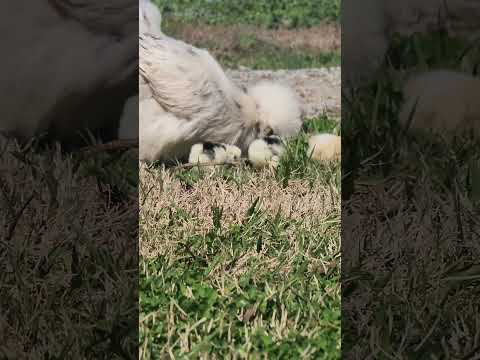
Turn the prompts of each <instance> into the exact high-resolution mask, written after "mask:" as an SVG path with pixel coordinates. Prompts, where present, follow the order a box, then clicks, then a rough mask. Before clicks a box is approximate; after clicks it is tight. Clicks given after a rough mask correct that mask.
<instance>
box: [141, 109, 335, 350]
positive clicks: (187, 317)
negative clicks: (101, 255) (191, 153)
mask: <svg viewBox="0 0 480 360" xmlns="http://www.w3.org/2000/svg"><path fill="white" fill-rule="evenodd" d="M336 128H337V124H336V123H335V122H333V121H331V120H329V119H327V118H326V117H320V118H317V119H311V120H309V121H307V123H306V125H305V130H306V131H308V132H311V131H317V130H322V131H323V130H325V131H329V132H334V131H335V129H336ZM337 131H338V130H337ZM287 147H288V151H287V153H286V155H285V157H284V158H283V159H282V161H281V164H280V165H279V167H278V168H277V170H276V171H274V172H273V173H272V174H270V175H268V174H265V173H263V172H261V173H258V174H257V173H255V172H254V171H253V170H252V169H250V168H249V167H247V166H240V167H234V168H225V169H223V168H220V169H218V170H215V171H214V172H213V173H212V172H209V171H203V170H199V169H196V168H194V169H188V170H186V169H179V170H175V169H172V170H169V171H170V173H171V175H172V176H173V177H174V179H177V180H179V181H180V183H181V184H182V186H184V189H185V190H184V191H187V192H188V191H195V190H196V189H197V188H198V187H200V186H202V183H204V182H205V181H212V182H213V183H212V184H223V185H221V186H227V187H231V191H234V192H236V193H238V194H239V196H241V197H242V198H243V197H251V198H252V201H251V203H250V205H249V206H248V207H247V208H246V209H245V211H244V212H242V213H241V214H238V221H232V219H231V211H232V209H235V207H236V205H235V204H228V203H222V201H220V202H219V203H209V205H207V206H210V207H209V210H202V211H207V214H203V218H202V216H200V217H199V215H198V214H196V211H199V210H196V207H195V206H193V207H192V208H191V210H190V211H187V210H186V209H185V208H184V207H182V206H180V205H179V204H178V203H177V202H175V199H172V200H171V201H172V203H171V204H172V205H171V206H170V207H169V208H168V209H167V208H165V207H162V208H161V209H157V210H155V203H156V201H155V200H154V199H155V198H157V197H163V198H164V196H167V195H166V194H163V193H162V192H160V193H157V194H155V195H154V194H153V193H152V192H150V193H149V195H145V197H144V198H142V200H141V202H142V203H143V204H144V205H143V206H144V208H143V209H142V210H141V224H140V234H141V242H143V243H144V244H143V247H144V248H147V249H148V248H150V249H152V250H153V252H154V253H156V254H157V255H155V256H143V257H142V258H141V263H140V348H141V358H143V359H155V358H162V357H167V358H208V359H230V358H232V359H233V358H242V359H250V358H285V357H292V358H305V359H339V358H340V335H341V329H340V284H339V277H340V259H339V246H340V244H339V228H340V218H339V212H338V208H337V207H336V206H334V207H333V208H331V210H329V211H326V212H325V213H324V214H323V215H322V216H321V217H317V216H314V215H313V214H312V215H309V214H308V213H307V214H306V215H305V217H299V216H295V214H288V213H285V212H284V211H282V209H280V208H278V209H277V210H274V211H267V210H266V208H265V206H267V205H268V204H266V203H265V201H266V200H265V199H263V198H261V197H258V196H257V195H256V193H255V192H250V190H248V189H249V187H248V186H249V184H251V183H252V182H254V184H257V183H258V184H264V183H265V182H266V183H268V184H270V187H273V186H274V184H275V183H276V184H278V186H280V187H281V188H284V189H285V190H286V191H287V192H288V191H290V190H289V189H290V187H292V186H299V185H298V184H307V185H306V187H305V189H306V190H305V191H307V193H306V194H305V195H307V194H308V192H310V191H318V190H319V189H323V190H322V192H325V199H329V200H328V201H332V203H335V204H338V200H339V194H340V192H339V182H340V177H339V175H340V174H339V164H338V163H336V164H335V163H334V164H319V163H316V162H314V161H312V160H310V159H308V155H307V150H306V149H307V148H306V134H305V133H302V134H301V135H300V136H299V137H298V138H297V139H294V140H292V141H291V142H290V143H289V144H288V145H287ZM148 171H149V172H151V174H152V179H151V180H150V181H152V185H153V184H156V185H155V188H154V189H153V192H155V191H157V190H155V189H158V188H159V187H160V188H164V189H165V191H168V187H169V186H172V185H171V183H169V182H165V181H163V180H162V170H161V169H159V168H151V169H150V170H148ZM163 176H164V175H163ZM265 176H266V178H265ZM260 178H262V179H264V180H263V182H262V181H260V180H259V179H260ZM142 181H144V182H145V181H147V180H142V179H141V182H142ZM150 181H147V183H146V184H141V186H140V187H141V188H142V189H143V188H144V187H145V188H149V186H150V185H149V184H150ZM308 183H310V188H311V189H312V190H308V189H309V185H308ZM225 184H226V185H225ZM212 186H213V185H212ZM253 186H254V187H255V186H257V185H253ZM258 186H260V185H258ZM302 188H303V185H302ZM259 190H261V191H263V192H262V193H268V189H265V188H259ZM141 193H142V194H143V193H144V192H143V191H141ZM145 193H147V192H145ZM297 195H298V194H297ZM152 196H153V198H152ZM149 197H150V198H152V199H150V200H149ZM224 201H227V200H224ZM318 201H319V204H318V207H316V211H321V210H322V209H323V207H325V208H330V207H331V205H327V204H326V203H325V204H324V203H321V202H320V201H325V200H320V198H318ZM200 202H201V200H200ZM198 206H201V205H200V204H199V205H198ZM238 206H241V204H240V203H239V204H238ZM292 215H293V216H292ZM205 218H208V219H207V220H208V223H209V224H210V225H208V226H206V227H205V224H203V221H207V220H205ZM154 219H157V220H155V222H153V221H154ZM201 219H203V220H201ZM149 224H155V226H157V228H156V229H155V230H152V229H151V228H150V227H149ZM186 225H188V229H191V230H190V231H184V230H182V229H183V228H182V226H186ZM200 229H203V230H202V231H200ZM149 244H150V245H149ZM141 247H142V245H141ZM147 252H148V251H147Z"/></svg>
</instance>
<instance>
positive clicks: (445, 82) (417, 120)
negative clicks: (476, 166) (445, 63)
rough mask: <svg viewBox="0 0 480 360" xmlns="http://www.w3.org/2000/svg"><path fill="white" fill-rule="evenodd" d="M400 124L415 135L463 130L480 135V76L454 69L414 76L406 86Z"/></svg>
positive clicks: (456, 132)
mask: <svg viewBox="0 0 480 360" xmlns="http://www.w3.org/2000/svg"><path fill="white" fill-rule="evenodd" d="M403 96H404V103H403V106H402V108H401V111H400V114H399V120H400V124H401V125H402V126H404V127H405V129H406V130H408V131H409V132H410V133H413V134H417V135H419V134H424V135H427V134H429V133H430V134H438V135H442V136H443V137H444V138H445V139H448V138H450V139H451V138H453V136H455V135H463V134H462V133H464V132H473V134H474V135H475V136H479V135H480V79H479V78H478V77H475V76H472V75H469V74H466V73H462V72H457V71H451V70H431V71H427V72H423V73H420V74H415V75H413V76H411V77H410V78H409V79H408V80H407V81H406V83H405V86H404V88H403Z"/></svg>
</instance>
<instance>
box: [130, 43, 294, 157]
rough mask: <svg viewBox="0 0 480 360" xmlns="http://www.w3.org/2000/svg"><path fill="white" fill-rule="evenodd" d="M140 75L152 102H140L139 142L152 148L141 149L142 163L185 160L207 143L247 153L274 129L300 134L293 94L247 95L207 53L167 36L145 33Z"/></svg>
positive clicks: (260, 90) (268, 88)
mask: <svg viewBox="0 0 480 360" xmlns="http://www.w3.org/2000/svg"><path fill="white" fill-rule="evenodd" d="M140 75H141V77H143V79H144V80H145V81H144V83H145V84H146V85H147V86H148V87H149V91H146V90H145V91H144V93H145V94H147V93H148V92H150V94H151V95H150V96H151V100H152V101H153V102H150V103H148V108H149V109H148V110H147V111H143V110H142V107H143V106H144V101H141V102H140V143H142V142H145V141H147V142H148V144H149V145H148V146H142V145H141V146H140V158H141V159H149V160H168V159H171V158H172V157H175V158H178V159H181V158H182V157H186V156H188V153H189V150H190V147H191V146H192V145H193V144H195V143H202V142H213V143H228V144H233V145H236V146H238V147H240V148H241V149H242V151H244V152H246V151H247V149H248V146H249V145H250V143H251V142H252V141H253V140H255V139H256V138H259V137H262V136H266V135H268V134H269V132H271V129H274V132H278V133H279V134H283V135H285V136H293V135H295V134H296V133H297V132H298V131H299V130H300V124H301V120H300V117H301V111H300V105H299V101H298V99H297V98H296V96H294V93H293V91H291V90H289V89H287V88H285V87H283V86H281V85H277V84H267V83H263V84H260V85H258V86H256V87H254V88H252V89H251V90H250V91H248V93H245V92H244V91H242V90H241V89H240V88H239V87H238V86H236V85H235V84H234V83H233V82H232V81H231V80H230V79H229V78H228V77H227V76H226V74H225V73H224V71H223V70H222V68H221V67H220V65H219V64H218V63H217V62H216V61H215V59H214V58H213V57H212V56H211V55H210V54H209V53H208V52H207V51H205V50H202V49H198V48H195V47H193V46H190V45H188V44H186V43H184V42H182V41H178V40H175V39H172V38H169V37H167V36H165V35H163V34H162V35H160V36H158V37H155V38H154V37H152V36H149V35H147V34H141V35H140ZM141 97H142V98H143V95H142V92H141ZM155 107H156V109H154V108H155ZM153 115H155V116H153ZM146 117H149V118H148V119H147V118H146ZM142 126H147V127H148V130H147V129H142ZM142 136H144V137H143V138H142ZM172 149H174V150H172Z"/></svg>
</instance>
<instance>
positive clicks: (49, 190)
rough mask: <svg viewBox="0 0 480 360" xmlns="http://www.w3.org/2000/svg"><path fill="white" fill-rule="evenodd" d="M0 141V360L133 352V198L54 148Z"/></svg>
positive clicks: (134, 254) (134, 340) (134, 225)
mask: <svg viewBox="0 0 480 360" xmlns="http://www.w3.org/2000/svg"><path fill="white" fill-rule="evenodd" d="M0 143H1V145H0V208H1V209H2V211H1V212H0V228H1V229H2V230H5V231H2V232H1V233H0V288H1V290H0V309H1V310H0V318H1V324H0V334H2V335H1V336H2V343H1V344H0V354H1V355H0V357H2V358H12V359H13V358H17V359H27V358H39V357H41V358H52V357H56V356H58V357H62V356H64V357H66V358H77V357H78V358H103V357H105V356H106V357H107V358H115V355H114V353H116V354H117V355H118V354H122V353H123V354H125V353H130V354H133V353H134V351H135V349H136V343H137V335H136V331H135V325H136V317H137V316H136V313H135V310H136V308H137V306H136V304H137V298H136V295H135V289H136V288H137V283H138V281H137V275H136V274H137V266H138V265H137V263H136V259H137V254H136V252H137V248H136V241H135V239H136V237H137V235H136V233H135V230H136V222H137V218H138V212H137V207H136V199H137V197H136V195H135V194H133V195H132V197H131V198H130V199H124V200H126V201H125V202H124V203H123V204H122V203H120V202H118V201H116V200H114V198H115V196H114V190H113V189H112V187H110V186H109V184H107V183H105V182H102V181H101V180H100V177H96V176H95V173H93V172H91V171H90V170H94V168H93V167H90V166H86V167H85V166H84V165H86V163H85V162H83V161H81V162H79V161H78V159H75V158H74V157H71V156H68V155H65V154H62V153H61V152H60V149H59V148H57V149H53V150H44V151H42V152H41V153H39V152H36V151H33V150H25V149H22V148H20V147H18V146H16V145H15V144H14V143H12V142H8V143H6V142H5V141H4V139H3V138H2V139H1V140H0ZM89 160H93V159H92V158H90V159H89ZM90 165H91V163H90ZM89 169H90V170H89ZM132 239H133V241H132ZM132 328H133V332H131V333H130V334H128V331H131V330H132ZM113 333H115V334H118V335H119V337H118V339H117V340H115V341H117V343H115V344H114V343H112V341H113V340H112V339H113V338H112V337H111V334H113ZM62 354H63V355H62Z"/></svg>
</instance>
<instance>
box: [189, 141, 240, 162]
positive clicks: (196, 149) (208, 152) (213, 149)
mask: <svg viewBox="0 0 480 360" xmlns="http://www.w3.org/2000/svg"><path fill="white" fill-rule="evenodd" d="M241 155H242V151H241V150H240V148H238V147H237V146H234V145H228V144H218V143H212V142H204V143H199V144H195V145H193V146H192V148H191V150H190V155H189V157H188V162H189V163H191V164H208V163H231V162H233V161H237V160H240V157H241Z"/></svg>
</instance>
